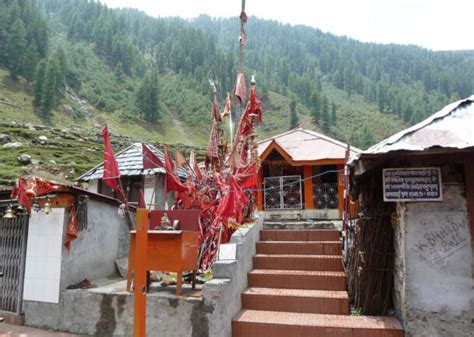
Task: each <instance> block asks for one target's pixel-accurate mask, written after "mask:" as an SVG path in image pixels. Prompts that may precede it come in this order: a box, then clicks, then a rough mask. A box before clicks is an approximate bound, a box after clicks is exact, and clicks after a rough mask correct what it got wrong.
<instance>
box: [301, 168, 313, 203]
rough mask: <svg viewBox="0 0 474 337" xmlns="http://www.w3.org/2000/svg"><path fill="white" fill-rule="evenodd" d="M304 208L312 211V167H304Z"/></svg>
mask: <svg viewBox="0 0 474 337" xmlns="http://www.w3.org/2000/svg"><path fill="white" fill-rule="evenodd" d="M303 170H304V171H303V172H304V179H305V180H304V208H305V209H314V198H313V179H312V178H311V176H312V175H313V167H312V166H304V169H303Z"/></svg>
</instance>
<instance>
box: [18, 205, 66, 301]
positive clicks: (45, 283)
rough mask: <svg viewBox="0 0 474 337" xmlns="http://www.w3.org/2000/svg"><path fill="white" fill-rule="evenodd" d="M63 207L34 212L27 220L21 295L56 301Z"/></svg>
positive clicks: (29, 299)
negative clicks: (45, 212)
mask: <svg viewBox="0 0 474 337" xmlns="http://www.w3.org/2000/svg"><path fill="white" fill-rule="evenodd" d="M64 221H65V217H64V208H53V209H52V211H51V213H49V214H44V213H35V212H33V213H32V214H31V217H30V221H29V228H28V241H27V248H26V261H25V283H24V291H23V299H25V300H28V301H38V302H48V303H58V302H59V288H60V280H61V252H62V245H63V228H64Z"/></svg>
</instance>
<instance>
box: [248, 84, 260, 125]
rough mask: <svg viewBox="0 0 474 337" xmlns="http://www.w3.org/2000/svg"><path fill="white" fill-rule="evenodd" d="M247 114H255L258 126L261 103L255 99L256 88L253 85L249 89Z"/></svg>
mask: <svg viewBox="0 0 474 337" xmlns="http://www.w3.org/2000/svg"><path fill="white" fill-rule="evenodd" d="M248 112H249V114H256V115H257V122H258V124H261V123H262V103H261V102H260V100H259V99H258V98H257V88H256V87H255V85H253V86H252V88H251V89H250V98H249V107H248Z"/></svg>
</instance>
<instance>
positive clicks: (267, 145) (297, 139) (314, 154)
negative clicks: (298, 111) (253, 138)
mask: <svg viewBox="0 0 474 337" xmlns="http://www.w3.org/2000/svg"><path fill="white" fill-rule="evenodd" d="M273 149H276V150H277V151H278V152H280V154H281V155H283V156H284V157H286V159H287V160H288V161H289V162H290V163H292V164H295V165H298V164H302V163H304V162H309V161H312V162H315V161H323V160H335V159H344V158H345V153H346V149H347V144H346V143H343V142H340V141H338V140H336V139H334V138H331V137H328V136H325V135H323V134H321V133H317V132H314V131H311V130H306V129H303V128H302V127H299V128H296V129H293V130H290V131H288V132H284V133H282V134H279V135H276V136H274V137H271V138H268V139H265V140H262V141H261V142H259V143H258V154H259V156H260V158H264V157H266V156H267V155H268V154H269V153H270V152H271V151H272V150H273ZM358 152H360V150H359V149H357V148H355V147H352V146H351V156H352V155H355V154H356V153H358Z"/></svg>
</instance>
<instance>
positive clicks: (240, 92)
mask: <svg viewBox="0 0 474 337" xmlns="http://www.w3.org/2000/svg"><path fill="white" fill-rule="evenodd" d="M234 94H235V96H237V97H238V98H239V99H240V102H241V103H243V102H245V98H246V96H247V87H246V86H245V76H244V73H240V72H239V73H238V74H237V82H236V83H235V91H234Z"/></svg>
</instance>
